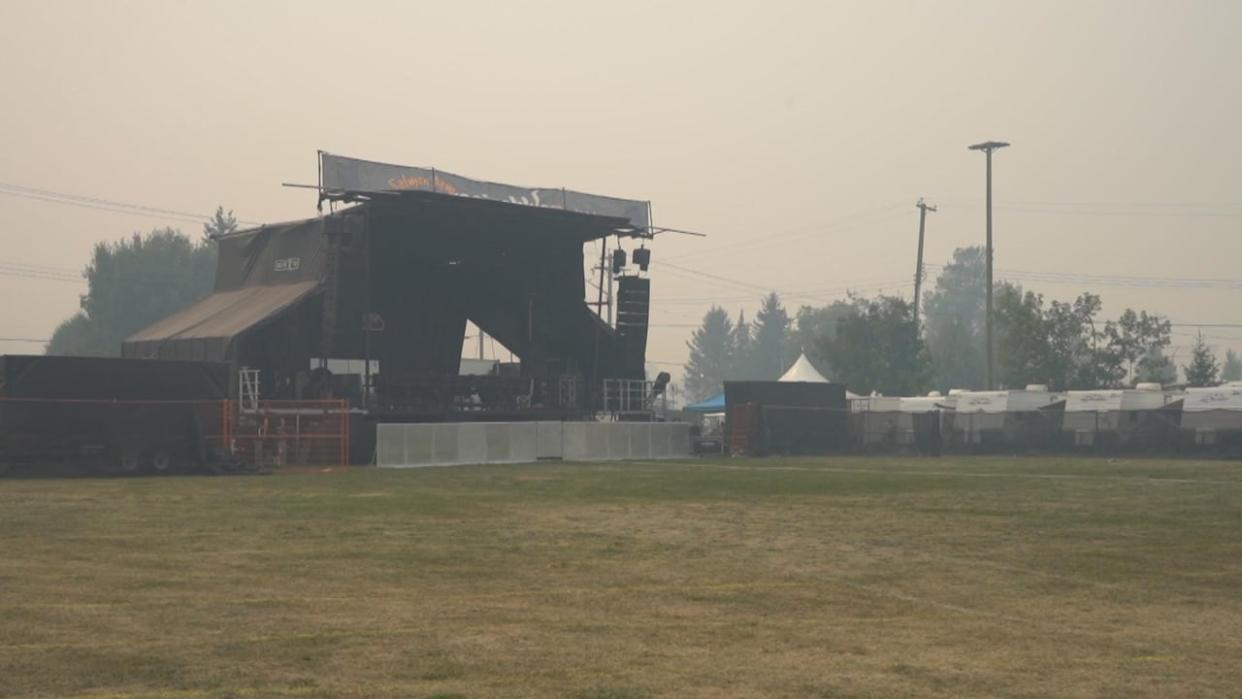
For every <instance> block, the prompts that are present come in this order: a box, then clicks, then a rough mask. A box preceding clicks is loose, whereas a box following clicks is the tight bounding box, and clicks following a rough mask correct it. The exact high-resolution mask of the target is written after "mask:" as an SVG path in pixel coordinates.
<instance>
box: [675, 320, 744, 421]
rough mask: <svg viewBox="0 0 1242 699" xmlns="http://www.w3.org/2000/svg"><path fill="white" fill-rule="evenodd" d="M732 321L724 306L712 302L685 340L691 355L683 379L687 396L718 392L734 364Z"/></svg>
mask: <svg viewBox="0 0 1242 699" xmlns="http://www.w3.org/2000/svg"><path fill="white" fill-rule="evenodd" d="M733 339H734V338H733V323H732V322H731V321H730V320H729V314H728V313H726V312H725V310H724V309H723V308H720V307H718V306H712V307H711V310H709V311H708V312H707V313H706V314H705V315H704V316H703V324H702V325H701V326H699V329H698V330H695V331H694V335H692V336H691V338H690V340H689V341H688V342H687V343H686V347H687V348H689V349H690V359H689V361H687V362H686V367H685V375H684V378H683V383H684V385H685V389H686V394H687V399H688V400H690V401H699V400H703V399H704V398H710V397H711V396H714V395H716V394H717V393H720V391H721V390H723V388H724V380H725V378H726V377H727V376H728V374H729V371H730V369H731V368H732V366H733V361H734V359H733Z"/></svg>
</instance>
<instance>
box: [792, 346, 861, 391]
mask: <svg viewBox="0 0 1242 699" xmlns="http://www.w3.org/2000/svg"><path fill="white" fill-rule="evenodd" d="M777 381H780V382H785V383H787V382H791V381H804V382H806V383H832V382H831V381H829V380H828V379H826V378H824V375H823V374H821V373H819V370H818V369H816V368H815V365H814V364H811V360H809V359H807V358H806V352H803V353H802V354H799V355H798V361H796V362H794V363H793V366H791V367H789V371H786V372H785V373H784V374H782V375H781V377H780V378H779V379H777ZM845 397H846V398H847V399H853V398H857V397H858V395H857V394H855V393H851V392H849V391H846V392H845Z"/></svg>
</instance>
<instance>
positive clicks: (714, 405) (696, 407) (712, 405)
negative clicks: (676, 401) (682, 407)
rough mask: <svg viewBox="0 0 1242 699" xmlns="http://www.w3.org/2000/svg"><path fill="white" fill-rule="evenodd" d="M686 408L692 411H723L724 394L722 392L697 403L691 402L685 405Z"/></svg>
mask: <svg viewBox="0 0 1242 699" xmlns="http://www.w3.org/2000/svg"><path fill="white" fill-rule="evenodd" d="M686 410H687V411H688V412H692V413H723V412H724V411H725V396H724V394H723V393H719V394H717V395H714V396H712V397H711V398H705V399H703V400H701V401H699V402H698V403H691V404H690V405H687V406H686Z"/></svg>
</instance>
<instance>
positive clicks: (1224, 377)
mask: <svg viewBox="0 0 1242 699" xmlns="http://www.w3.org/2000/svg"><path fill="white" fill-rule="evenodd" d="M1220 380H1221V381H1242V358H1240V357H1238V353H1237V352H1234V351H1233V350H1226V351H1225V365H1224V366H1223V367H1221V369H1220Z"/></svg>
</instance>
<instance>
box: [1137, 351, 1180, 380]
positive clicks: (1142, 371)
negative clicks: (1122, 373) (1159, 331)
mask: <svg viewBox="0 0 1242 699" xmlns="http://www.w3.org/2000/svg"><path fill="white" fill-rule="evenodd" d="M1134 381H1135V382H1136V383H1158V384H1161V385H1167V384H1171V383H1177V365H1176V364H1174V363H1173V360H1172V359H1170V358H1169V357H1168V356H1167V355H1165V353H1164V351H1163V350H1162V349H1160V348H1159V347H1155V346H1153V347H1149V348H1148V349H1147V353H1146V354H1144V355H1143V356H1142V357H1141V358H1140V359H1139V360H1138V365H1137V366H1136V368H1135V374H1134Z"/></svg>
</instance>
